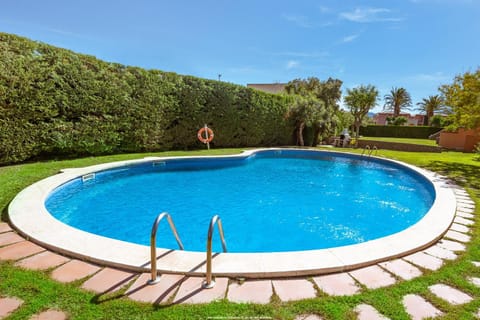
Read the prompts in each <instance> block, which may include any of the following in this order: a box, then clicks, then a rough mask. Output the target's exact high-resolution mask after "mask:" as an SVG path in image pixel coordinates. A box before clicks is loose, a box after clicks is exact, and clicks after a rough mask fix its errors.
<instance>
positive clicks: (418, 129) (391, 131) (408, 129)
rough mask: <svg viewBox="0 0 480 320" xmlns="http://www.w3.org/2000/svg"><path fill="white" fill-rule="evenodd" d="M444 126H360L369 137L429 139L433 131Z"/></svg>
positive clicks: (362, 133) (363, 133) (361, 132)
mask: <svg viewBox="0 0 480 320" xmlns="http://www.w3.org/2000/svg"><path fill="white" fill-rule="evenodd" d="M441 129H442V128H434V127H427V126H390V125H388V126H377V125H370V126H366V127H361V128H360V134H361V135H363V136H368V137H395V138H414V139H427V138H428V136H430V135H431V134H433V133H436V132H438V131H440V130H441Z"/></svg>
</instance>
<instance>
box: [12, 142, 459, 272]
mask: <svg viewBox="0 0 480 320" xmlns="http://www.w3.org/2000/svg"><path fill="white" fill-rule="evenodd" d="M265 151H266V152H273V153H275V154H278V155H281V154H282V152H297V151H299V152H308V153H312V154H320V155H323V156H328V157H331V156H341V157H355V159H362V160H365V159H372V161H377V162H381V163H385V164H387V165H392V166H397V167H402V168H403V169H404V170H411V171H413V172H415V174H418V175H419V176H423V177H424V178H425V179H428V180H429V181H430V182H431V183H432V185H433V188H434V190H435V201H434V203H433V205H432V206H431V208H430V209H429V211H428V212H427V213H426V214H425V216H424V217H423V218H422V219H421V220H420V221H418V222H417V223H415V224H414V225H412V226H410V227H408V228H406V229H405V230H402V231H401V232H397V233H395V234H391V235H389V236H386V237H382V238H379V239H375V240H370V241H366V242H363V243H359V244H353V245H348V246H342V247H335V248H328V249H319V250H307V251H293V252H268V253H220V254H217V255H215V257H214V258H213V274H214V275H215V276H217V277H228V278H250V279H251V278H253V279H271V278H278V277H298V276H311V275H317V276H318V275H322V274H330V273H338V272H344V271H350V270H355V269H358V268H362V267H367V266H370V265H375V264H377V263H380V262H386V261H389V260H393V259H395V258H400V257H403V256H407V255H410V254H412V253H414V252H417V251H419V250H423V249H425V248H427V247H430V246H431V245H432V244H433V243H436V242H437V241H438V240H439V239H441V238H442V237H443V236H444V234H445V232H447V231H448V232H449V234H450V237H454V236H456V237H457V238H458V237H462V233H461V232H459V230H460V231H461V228H459V227H457V228H456V229H451V230H449V228H451V224H452V222H453V220H454V218H455V212H456V200H455V195H454V192H453V190H452V188H451V185H450V183H449V181H448V180H447V179H445V178H444V177H442V176H440V175H438V174H436V173H433V172H430V171H427V170H423V169H421V168H418V167H414V166H411V165H408V164H405V163H401V162H398V161H393V160H389V159H384V158H375V157H362V156H359V155H350V154H345V153H341V154H340V153H336V152H329V151H318V150H298V149H295V150H291V149H257V150H249V151H245V152H244V153H242V154H239V155H233V156H221V157H217V156H215V157H189V158H172V157H168V158H145V159H139V160H133V161H121V162H113V163H106V164H101V165H96V166H91V167H85V168H75V169H67V170H64V171H63V172H61V173H60V174H57V175H54V176H51V177H48V178H46V179H43V180H41V181H39V182H37V183H35V184H33V185H31V186H29V187H27V188H25V189H24V190H22V191H21V192H20V193H19V194H18V195H17V196H16V197H15V198H14V199H13V201H12V202H11V203H10V206H9V218H10V222H11V225H12V226H13V227H14V228H15V229H16V230H18V231H19V232H20V233H21V234H22V235H23V236H25V237H28V238H29V239H32V241H33V242H35V243H37V244H39V245H41V246H43V247H45V248H48V249H51V250H52V251H54V252H57V253H61V254H64V255H67V256H73V257H76V258H78V259H81V260H86V261H89V262H92V263H97V264H100V265H107V266H110V267H114V268H121V269H125V270H129V271H131V272H149V270H150V261H151V258H150V247H149V246H143V245H138V244H134V243H129V242H124V241H119V240H115V239H110V238H106V237H102V236H98V235H94V234H91V233H87V232H84V231H81V230H79V229H75V228H73V227H71V226H68V225H66V224H64V223H62V222H60V221H58V220H56V219H55V218H54V217H52V215H51V214H50V213H49V212H48V211H47V209H46V208H45V201H46V199H47V197H48V196H49V194H50V193H51V192H52V191H53V190H54V189H55V188H57V187H58V186H60V185H62V184H64V183H66V182H68V181H71V180H72V179H75V178H81V179H82V180H83V178H84V177H88V178H92V177H93V174H94V173H96V172H101V171H103V170H117V169H121V170H124V169H126V170H128V168H130V167H132V168H134V167H135V166H137V165H150V166H152V167H155V165H156V164H158V163H162V164H163V165H165V164H166V165H167V166H168V161H184V160H188V161H192V160H198V159H200V160H204V159H207V158H215V159H219V158H220V159H221V158H226V159H246V158H247V157H249V156H252V155H255V154H256V153H257V152H265ZM51 230H55V232H51ZM146 232H149V230H146ZM227 236H228V235H227ZM156 250H157V251H156V253H157V257H158V258H157V269H158V270H159V272H160V273H164V274H182V275H185V276H193V277H195V276H197V277H198V276H203V275H204V274H205V272H206V264H205V260H206V254H205V252H193V251H183V250H171V249H166V248H157V249H156ZM437 251H438V250H437ZM421 257H422V256H421V255H416V256H414V258H415V259H419V258H421Z"/></svg>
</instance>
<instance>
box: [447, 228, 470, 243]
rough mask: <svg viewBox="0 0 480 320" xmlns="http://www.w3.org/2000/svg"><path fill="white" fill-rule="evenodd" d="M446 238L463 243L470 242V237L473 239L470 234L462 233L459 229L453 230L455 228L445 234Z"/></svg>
mask: <svg viewBox="0 0 480 320" xmlns="http://www.w3.org/2000/svg"><path fill="white" fill-rule="evenodd" d="M445 238H450V239H453V240H456V241H460V242H463V243H467V242H470V239H471V238H470V236H469V235H466V234H464V233H460V232H458V231H453V230H448V231H447V233H446V234H445Z"/></svg>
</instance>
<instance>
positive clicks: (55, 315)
mask: <svg viewBox="0 0 480 320" xmlns="http://www.w3.org/2000/svg"><path fill="white" fill-rule="evenodd" d="M66 319H68V315H67V314H66V313H65V312H63V311H58V310H47V311H43V312H42V313H39V314H36V315H33V316H32V317H31V318H30V320H66Z"/></svg>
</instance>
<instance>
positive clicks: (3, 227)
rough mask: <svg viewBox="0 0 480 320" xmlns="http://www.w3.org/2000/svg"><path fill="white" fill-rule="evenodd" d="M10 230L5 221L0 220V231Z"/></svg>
mask: <svg viewBox="0 0 480 320" xmlns="http://www.w3.org/2000/svg"><path fill="white" fill-rule="evenodd" d="M8 231H12V228H11V227H10V225H9V224H8V223H6V222H0V233H3V232H8Z"/></svg>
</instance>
